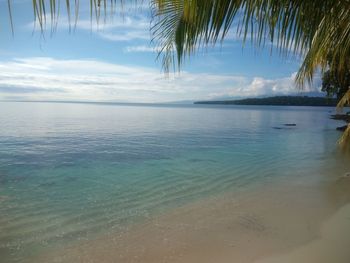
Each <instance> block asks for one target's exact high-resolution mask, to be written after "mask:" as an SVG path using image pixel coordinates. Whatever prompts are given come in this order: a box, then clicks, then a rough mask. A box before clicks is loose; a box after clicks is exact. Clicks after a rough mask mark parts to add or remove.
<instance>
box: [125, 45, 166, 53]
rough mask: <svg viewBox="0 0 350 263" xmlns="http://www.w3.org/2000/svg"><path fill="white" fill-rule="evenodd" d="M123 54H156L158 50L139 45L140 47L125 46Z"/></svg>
mask: <svg viewBox="0 0 350 263" xmlns="http://www.w3.org/2000/svg"><path fill="white" fill-rule="evenodd" d="M123 50H124V52H127V53H131V52H151V53H153V52H158V51H159V50H160V49H159V48H157V47H151V46H146V45H140V46H127V47H125V48H124V49H123Z"/></svg>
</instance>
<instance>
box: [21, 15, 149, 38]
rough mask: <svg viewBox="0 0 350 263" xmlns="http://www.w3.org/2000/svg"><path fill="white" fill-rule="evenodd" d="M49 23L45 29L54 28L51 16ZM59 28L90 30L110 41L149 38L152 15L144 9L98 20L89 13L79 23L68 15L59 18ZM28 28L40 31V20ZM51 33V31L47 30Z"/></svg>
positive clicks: (55, 25)
mask: <svg viewBox="0 0 350 263" xmlns="http://www.w3.org/2000/svg"><path fill="white" fill-rule="evenodd" d="M46 21H47V24H46V25H45V30H44V31H50V30H51V29H52V25H51V18H50V17H47V19H46ZM55 27H57V29H58V30H66V31H67V30H68V29H69V28H71V29H74V30H83V31H89V32H92V33H94V34H96V35H97V36H99V37H101V38H103V39H106V40H110V41H131V40H148V41H150V39H151V33H150V27H151V26H150V17H149V15H147V13H146V12H144V11H142V10H141V11H139V12H131V11H124V12H122V13H121V14H115V15H113V16H108V15H107V17H106V19H104V17H102V18H100V19H99V21H98V22H97V21H96V19H95V18H92V20H91V19H90V17H89V15H87V14H83V15H82V16H79V19H78V21H77V23H75V21H74V19H72V20H71V21H69V20H68V17H67V16H62V17H59V18H58V23H57V24H56V23H55V24H54V26H53V28H55ZM24 28H25V29H27V30H31V31H32V30H34V31H37V33H40V27H39V25H38V22H36V24H35V22H34V21H33V22H31V23H28V24H26V25H25V26H24ZM47 33H49V32H47Z"/></svg>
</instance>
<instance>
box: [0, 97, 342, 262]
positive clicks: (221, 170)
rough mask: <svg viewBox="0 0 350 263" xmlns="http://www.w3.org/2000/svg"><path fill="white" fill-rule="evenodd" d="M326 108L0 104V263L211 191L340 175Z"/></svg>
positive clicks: (148, 215) (118, 226)
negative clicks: (291, 179) (335, 170)
mask: <svg viewBox="0 0 350 263" xmlns="http://www.w3.org/2000/svg"><path fill="white" fill-rule="evenodd" d="M331 110H332V108H311V107H248V106H233V107H231V106H200V105H188V106H179V105H149V106H145V105H143V106H137V105H100V104H68V103H67V104H61V103H15V102H12V103H9V102H3V103H0V112H1V116H0V258H1V259H2V260H3V261H1V260H0V261H1V262H27V261H30V257H31V256H35V255H36V254H39V253H42V252H43V251H45V250H46V249H54V248H55V247H62V246H65V245H67V244H71V243H73V242H75V241H77V240H88V239H90V238H94V237H96V236H98V235H100V234H105V233H110V232H113V233H115V232H118V231H121V230H123V229H125V228H126V227H128V226H129V225H130V224H134V223H138V222H143V221H144V220H147V219H149V218H151V217H152V216H154V215H157V214H159V213H166V212H167V211H169V210H170V209H172V208H175V207H178V206H180V205H183V204H186V203H189V202H193V201H195V200H198V199H201V198H205V197H208V196H213V195H217V194H222V193H225V192H228V191H240V190H249V189H250V188H253V187H255V186H256V185H259V184H262V183H265V182H269V181H273V180H288V179H289V178H292V177H293V178H296V177H300V178H303V179H304V180H307V176H308V175H315V174H318V175H325V176H326V175H327V174H329V173H330V172H331V171H334V169H335V167H337V168H339V167H341V169H343V170H341V169H340V173H341V172H343V171H345V170H344V169H346V165H344V160H341V158H338V157H339V156H338V154H337V149H336V140H337V138H338V137H339V135H340V134H339V133H338V132H336V131H335V127H336V126H337V125H339V122H336V121H333V120H330V119H329V118H328V117H329V114H330V112H329V111H331ZM285 123H295V124H296V126H295V127H287V126H285V125H284V124H285ZM320 178H322V176H320Z"/></svg>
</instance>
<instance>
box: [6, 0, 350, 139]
mask: <svg viewBox="0 0 350 263" xmlns="http://www.w3.org/2000/svg"><path fill="white" fill-rule="evenodd" d="M130 1H131V0H130ZM133 1H136V2H137V0H133ZM138 1H141V2H142V0H138ZM10 2H11V0H8V6H9V10H10V13H11V8H10V7H11V5H10ZM57 2H59V1H58V0H50V1H49V3H48V4H47V5H45V0H33V9H34V15H35V18H36V20H37V21H38V23H39V24H40V26H41V28H43V26H44V25H45V22H46V20H45V19H46V14H47V13H48V14H49V15H50V17H51V20H52V21H51V22H52V23H51V25H52V24H55V23H54V21H57V14H58V7H57ZM117 2H123V1H122V0H119V1H117V0H109V1H108V0H90V10H91V17H93V16H95V17H96V19H97V21H98V19H99V17H100V13H101V10H102V11H104V12H106V10H107V9H112V10H113V8H114V6H115V5H116V3H117ZM150 3H151V6H152V9H153V12H152V13H153V26H152V28H151V30H152V33H153V36H154V39H153V40H154V42H155V43H156V44H157V45H158V46H159V48H160V53H159V57H161V58H162V62H163V67H164V69H165V71H169V70H170V69H171V68H174V69H175V68H180V67H181V64H182V62H183V60H184V59H185V58H186V57H188V56H190V55H191V54H193V53H194V52H195V51H196V50H197V49H198V48H199V47H201V46H207V45H214V44H216V43H218V42H221V41H222V40H224V39H225V37H226V36H227V35H228V33H229V32H232V30H235V32H236V33H237V34H238V35H239V36H240V37H242V40H243V42H246V41H247V40H248V39H250V41H251V42H252V43H253V44H255V45H256V46H258V47H264V46H266V43H272V44H273V45H274V46H277V49H278V50H279V51H280V53H281V55H282V56H288V55H289V54H291V53H292V54H294V55H297V56H300V57H301V58H302V59H303V62H302V64H301V66H300V68H299V71H298V73H297V76H296V83H297V84H298V85H299V87H303V86H304V85H306V84H310V83H312V80H313V76H314V74H315V72H316V71H317V70H320V71H321V72H324V71H326V70H331V71H332V72H337V74H338V76H337V77H338V78H339V79H341V78H343V76H344V74H346V73H347V70H346V69H348V68H349V65H350V0H322V1H315V0H150ZM65 4H66V10H67V14H68V17H69V19H70V17H71V13H72V11H71V10H73V11H74V17H75V20H76V19H77V17H78V11H77V10H78V8H79V0H74V1H73V0H66V1H65ZM349 102H350V90H349V91H348V92H346V93H345V95H344V97H343V98H342V99H341V100H340V102H339V105H338V106H339V107H343V106H344V105H346V104H348V103H349ZM345 134H350V126H349V127H348V130H347V133H345Z"/></svg>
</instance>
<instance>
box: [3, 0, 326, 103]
mask: <svg viewBox="0 0 350 263" xmlns="http://www.w3.org/2000/svg"><path fill="white" fill-rule="evenodd" d="M61 2H62V3H61V7H62V10H61V12H60V17H59V20H58V26H57V30H56V31H55V32H54V33H53V34H52V32H51V26H50V20H49V19H48V22H47V26H46V30H45V32H44V34H41V33H40V30H38V25H37V24H36V23H35V22H34V15H33V9H32V5H31V3H32V1H31V0H12V15H13V23H14V35H12V32H11V26H10V19H9V14H8V7H7V0H0V100H40V101H42V100H48V101H102V102H103V101H108V102H143V103H148V102H150V103H152V102H175V101H196V100H218V99H236V98H246V97H261V96H275V95H296V94H297V95H303V94H309V93H310V92H312V93H313V94H318V92H319V90H320V88H319V86H320V81H319V78H316V80H315V83H314V85H313V86H312V87H306V88H305V89H304V90H303V91H301V90H298V89H297V88H296V87H295V85H294V76H295V74H296V72H297V70H298V67H299V65H300V63H301V59H300V58H299V57H296V56H289V57H287V58H286V57H281V56H280V55H279V53H278V51H277V50H274V49H272V52H271V48H270V47H271V46H270V47H269V46H267V47H266V48H264V49H259V50H257V49H256V48H255V47H253V46H252V45H251V44H249V43H247V44H246V45H245V46H244V47H243V45H242V39H241V38H240V37H238V36H237V35H235V34H234V33H232V32H234V30H231V32H230V33H229V34H228V36H227V38H226V39H225V41H224V42H223V43H222V44H218V45H216V46H215V47H207V48H204V49H201V50H199V51H198V52H197V53H196V54H195V55H194V56H192V57H190V58H189V59H187V60H186V61H185V63H184V65H183V67H182V69H181V72H175V73H171V74H169V75H167V74H164V72H163V70H162V64H161V61H160V60H159V59H157V54H158V52H157V50H158V48H157V47H156V46H155V44H154V43H153V42H152V35H151V31H150V28H151V19H150V12H151V10H150V6H149V3H148V2H147V1H146V0H145V1H143V3H142V4H139V5H137V6H136V5H135V4H134V3H131V2H128V1H125V4H124V6H123V8H121V7H120V6H117V7H116V12H115V14H114V15H113V17H110V16H107V19H106V20H104V19H102V20H101V21H100V23H99V24H98V25H97V24H96V23H95V22H93V23H92V24H91V20H90V10H89V8H90V7H89V1H80V9H79V20H78V22H77V25H76V28H75V29H74V28H71V30H70V29H69V22H68V17H67V15H66V12H65V11H64V8H63V5H64V2H65V1H61ZM72 2H73V1H72ZM93 21H95V20H93ZM72 27H74V23H73V25H72ZM320 95H323V94H321V93H320Z"/></svg>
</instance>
